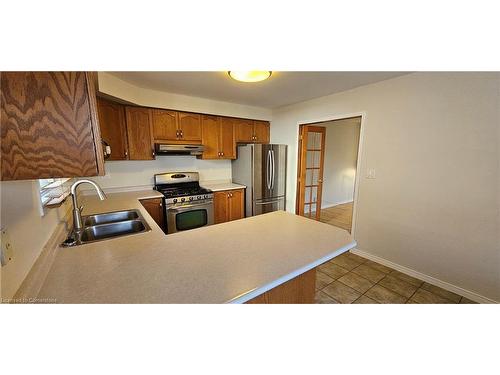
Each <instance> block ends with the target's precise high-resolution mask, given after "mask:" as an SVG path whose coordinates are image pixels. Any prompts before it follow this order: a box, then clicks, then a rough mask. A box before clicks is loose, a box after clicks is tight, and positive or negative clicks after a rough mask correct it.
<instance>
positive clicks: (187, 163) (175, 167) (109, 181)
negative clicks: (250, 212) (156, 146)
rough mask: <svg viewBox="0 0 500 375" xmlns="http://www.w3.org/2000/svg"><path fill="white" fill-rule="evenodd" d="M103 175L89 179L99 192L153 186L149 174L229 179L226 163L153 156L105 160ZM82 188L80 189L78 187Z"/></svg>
mask: <svg viewBox="0 0 500 375" xmlns="http://www.w3.org/2000/svg"><path fill="white" fill-rule="evenodd" d="M105 170H106V175H105V176H102V177H93V178H92V180H94V181H96V182H97V183H98V184H99V186H101V187H102V188H103V189H110V188H128V187H139V186H143V187H147V186H153V175H154V174H156V173H165V172H177V171H181V172H185V171H189V172H199V173H200V180H201V181H207V180H210V181H211V180H230V179H231V161H230V160H200V159H196V158H195V157H193V156H157V157H156V160H147V161H109V162H106V163H105ZM82 188H83V186H82Z"/></svg>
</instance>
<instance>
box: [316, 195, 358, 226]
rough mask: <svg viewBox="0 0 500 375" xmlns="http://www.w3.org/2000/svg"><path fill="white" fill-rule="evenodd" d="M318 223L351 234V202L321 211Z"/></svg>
mask: <svg viewBox="0 0 500 375" xmlns="http://www.w3.org/2000/svg"><path fill="white" fill-rule="evenodd" d="M319 221H321V222H323V223H327V224H330V225H334V226H336V227H339V228H342V229H345V230H347V231H349V232H351V222H352V202H351V203H345V204H339V205H337V206H333V207H328V208H323V209H321V214H320V219H319Z"/></svg>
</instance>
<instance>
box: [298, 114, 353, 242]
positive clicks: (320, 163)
mask: <svg viewBox="0 0 500 375" xmlns="http://www.w3.org/2000/svg"><path fill="white" fill-rule="evenodd" d="M360 132H361V116H356V117H349V118H342V119H336V120H331V121H322V122H318V123H310V124H303V125H300V126H299V145H298V146H299V147H298V149H299V158H298V168H297V200H296V213H297V214H298V215H302V216H305V217H309V218H311V219H315V220H319V221H322V222H324V223H327V224H330V225H333V226H336V227H339V228H342V229H345V230H347V231H349V232H351V230H352V223H353V211H354V197H355V191H356V188H357V186H356V181H357V179H356V171H357V164H358V150H359V144H360Z"/></svg>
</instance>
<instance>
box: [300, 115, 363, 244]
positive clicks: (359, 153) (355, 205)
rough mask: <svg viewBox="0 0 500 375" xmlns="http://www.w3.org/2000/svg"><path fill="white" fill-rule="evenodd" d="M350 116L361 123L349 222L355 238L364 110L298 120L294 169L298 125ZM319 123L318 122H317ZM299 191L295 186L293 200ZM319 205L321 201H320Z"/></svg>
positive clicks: (342, 118)
mask: <svg viewBox="0 0 500 375" xmlns="http://www.w3.org/2000/svg"><path fill="white" fill-rule="evenodd" d="M352 117H361V125H360V129H359V144H358V160H357V162H356V178H355V179H354V202H353V208H352V223H351V235H352V237H353V238H354V239H356V222H357V213H358V197H359V179H360V175H361V173H360V171H361V168H360V167H361V159H362V158H363V149H364V147H363V146H364V143H365V142H364V139H365V136H364V135H365V124H366V119H367V115H366V112H354V113H346V114H341V115H330V116H325V117H321V118H318V119H312V120H303V121H300V122H298V123H297V124H296V127H295V135H296V137H297V139H296V140H295V144H296V145H297V159H296V160H297V162H296V163H295V164H296V166H295V169H297V168H298V166H299V163H298V161H299V157H300V155H299V153H300V150H299V147H298V145H299V130H300V125H312V124H317V123H319V122H327V121H337V120H344V119H348V118H352ZM317 125H319V124H317ZM295 176H297V171H295ZM294 183H295V186H297V177H295V181H294ZM298 193H299V192H298V191H297V189H296V188H295V197H294V200H293V202H296V201H297V194H298ZM320 205H321V202H320Z"/></svg>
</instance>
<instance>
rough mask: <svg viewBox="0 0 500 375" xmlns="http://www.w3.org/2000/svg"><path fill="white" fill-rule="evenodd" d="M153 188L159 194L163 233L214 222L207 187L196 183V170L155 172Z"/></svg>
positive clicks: (211, 200) (212, 202) (209, 193)
mask: <svg viewBox="0 0 500 375" xmlns="http://www.w3.org/2000/svg"><path fill="white" fill-rule="evenodd" d="M154 180H155V190H157V191H159V192H160V193H162V194H163V196H164V200H165V204H164V208H165V219H166V227H167V228H166V229H167V233H175V232H180V231H184V230H189V229H195V228H199V227H203V226H206V225H212V224H213V223H214V209H213V205H214V201H213V197H214V195H213V193H212V191H211V190H208V189H204V188H202V187H201V186H200V183H199V174H198V172H174V173H161V174H155V176H154Z"/></svg>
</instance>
